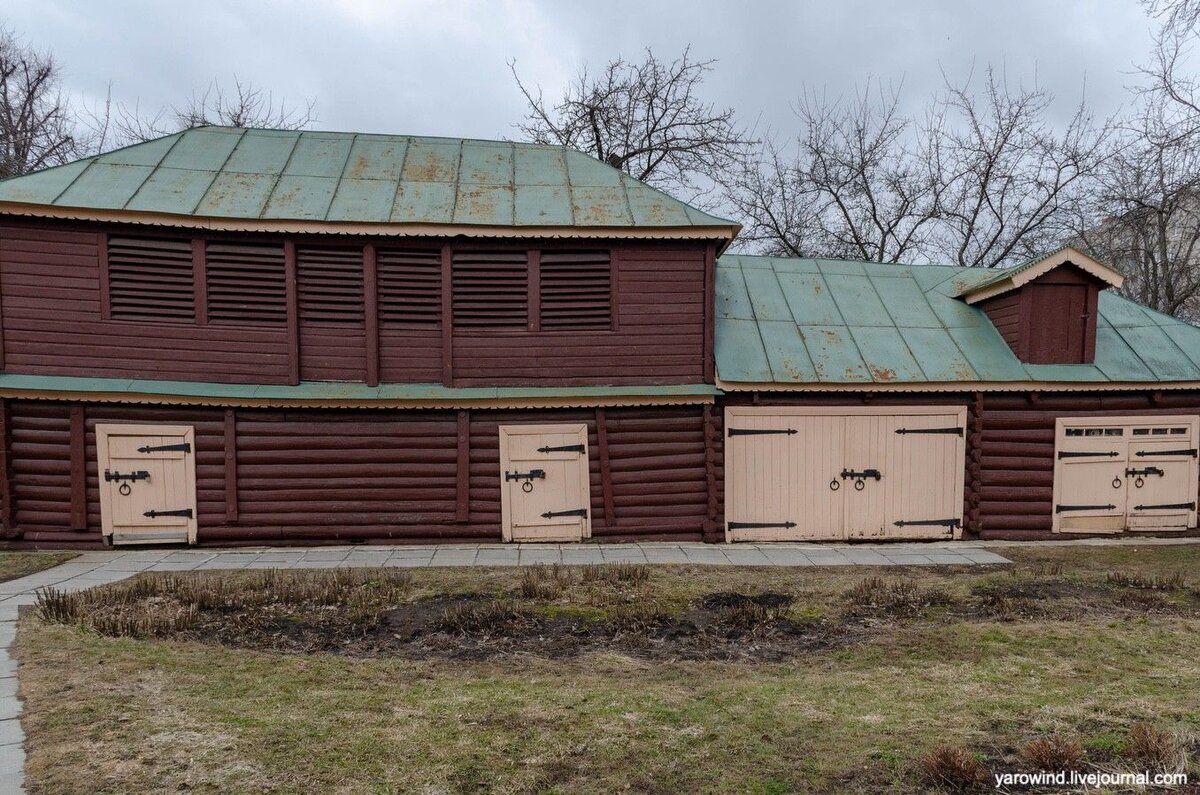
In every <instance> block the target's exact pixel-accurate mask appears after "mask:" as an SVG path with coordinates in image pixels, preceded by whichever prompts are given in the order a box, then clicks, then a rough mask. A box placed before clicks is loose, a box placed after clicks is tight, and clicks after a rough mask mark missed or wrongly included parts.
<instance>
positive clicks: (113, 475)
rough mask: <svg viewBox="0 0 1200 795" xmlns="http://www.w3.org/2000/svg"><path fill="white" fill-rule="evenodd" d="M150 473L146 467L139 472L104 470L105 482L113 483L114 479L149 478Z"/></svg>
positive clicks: (118, 480)
mask: <svg viewBox="0 0 1200 795" xmlns="http://www.w3.org/2000/svg"><path fill="white" fill-rule="evenodd" d="M149 479H150V473H149V472H147V471H146V470H144V469H139V470H138V471H137V472H110V471H109V470H107V469H106V470H104V482H105V483H112V482H113V481H117V482H120V481H122V480H149Z"/></svg>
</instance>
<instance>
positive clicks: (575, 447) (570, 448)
mask: <svg viewBox="0 0 1200 795" xmlns="http://www.w3.org/2000/svg"><path fill="white" fill-rule="evenodd" d="M537 451H538V452H539V453H583V452H587V451H586V450H584V447H583V445H581V444H562V445H559V446H557V447H549V446H547V447H539V448H538V449H537Z"/></svg>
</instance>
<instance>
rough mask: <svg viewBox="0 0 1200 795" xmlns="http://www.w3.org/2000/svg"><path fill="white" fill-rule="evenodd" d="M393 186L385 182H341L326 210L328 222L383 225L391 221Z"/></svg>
mask: <svg viewBox="0 0 1200 795" xmlns="http://www.w3.org/2000/svg"><path fill="white" fill-rule="evenodd" d="M395 202H396V183H395V182H393V181H391V180H387V179H343V180H340V181H339V182H338V184H337V190H336V191H335V192H334V196H333V202H332V203H331V204H330V206H329V214H328V219H329V220H330V221H357V222H361V223H385V222H387V221H390V220H391V218H392V205H393V204H395Z"/></svg>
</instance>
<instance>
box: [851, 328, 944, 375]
mask: <svg viewBox="0 0 1200 795" xmlns="http://www.w3.org/2000/svg"><path fill="white" fill-rule="evenodd" d="M850 334H851V336H853V337H854V344H855V346H856V347H857V348H858V352H859V355H860V356H861V357H862V361H863V364H865V365H866V367H867V372H868V373H870V375H871V380H872V381H876V382H877V383H881V384H887V383H891V382H893V381H927V380H929V379H927V378H926V377H925V371H924V370H922V369H921V366H920V365H919V364H917V360H916V359H915V358H913V354H912V351H910V350H909V348H908V343H907V342H906V341H905V339H904V337H903V336H902V335H900V334H899V333H898V332H897V329H896V328H895V327H894V326H851V327H850Z"/></svg>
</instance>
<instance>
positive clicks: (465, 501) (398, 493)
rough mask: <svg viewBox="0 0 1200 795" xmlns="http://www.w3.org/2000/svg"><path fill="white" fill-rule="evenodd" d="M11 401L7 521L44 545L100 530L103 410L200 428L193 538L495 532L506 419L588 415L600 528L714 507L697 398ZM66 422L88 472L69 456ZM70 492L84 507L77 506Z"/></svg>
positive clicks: (662, 531)
mask: <svg viewBox="0 0 1200 795" xmlns="http://www.w3.org/2000/svg"><path fill="white" fill-rule="evenodd" d="M7 409H8V416H9V417H11V427H12V438H13V443H12V457H13V461H14V465H13V472H12V474H13V502H14V504H15V516H14V523H15V527H16V528H17V529H18V530H20V531H21V532H22V537H23V540H24V541H29V542H35V543H42V544H56V545H58V544H97V543H99V542H100V498H99V481H98V469H97V461H96V434H95V427H96V424H97V423H112V422H128V423H163V424H179V425H192V426H194V427H195V433H196V491H197V501H198V512H197V516H198V521H199V542H200V543H201V544H204V543H231V542H258V543H307V542H332V541H341V542H346V541H372V540H380V541H382V540H392V541H412V542H416V541H438V540H471V541H499V540H500V536H501V532H500V462H499V431H498V428H499V426H500V425H502V424H545V423H555V422H569V423H578V422H582V423H586V424H587V426H588V454H589V463H590V466H591V480H592V506H591V510H592V535H593V537H594V538H596V539H598V540H629V539H641V540H651V539H680V540H700V538H701V536H702V532H703V528H704V524H705V520H706V517H707V515H708V509H709V492H708V467H707V459H706V453H705V444H704V433H705V423H704V411H703V409H702V408H701V407H699V406H689V407H663V408H650V407H646V408H608V409H563V410H527V411H517V410H511V411H508V410H504V411H501V410H471V411H445V410H440V411H390V410H389V411H384V410H376V411H341V410H338V411H333V410H331V411H312V410H308V411H284V410H271V409H236V410H235V409H220V408H185V407H156V406H120V405H113V404H92V405H83V404H69V403H58V402H49V401H25V400H14V401H9V403H8V405H7ZM73 413H74V414H75V415H76V416H79V415H80V414H82V423H81V424H80V425H79V426H78V427H79V428H81V429H82V432H81V433H79V432H78V431H75V432H73V430H72V415H73ZM601 429H603V430H601ZM460 430H461V431H462V433H460ZM76 433H79V435H80V436H81V437H82V444H83V447H82V449H83V450H84V451H85V453H84V466H83V467H82V473H83V474H82V479H81V478H80V476H79V475H78V474H77V473H74V472H73V471H72V460H73V453H72V448H73V446H75V445H77V444H79V439H77V438H75V435H76ZM601 436H603V439H604V445H603V449H602V448H601V444H600V440H601ZM460 438H461V439H462V443H461V444H460V442H459V439H460ZM76 493H78V494H79V495H80V497H79V499H81V500H82V501H83V502H82V505H83V508H84V514H83V515H84V517H85V518H84V519H83V520H82V521H76V520H73V517H72V511H71V506H72V500H73V496H72V495H73V494H76Z"/></svg>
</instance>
